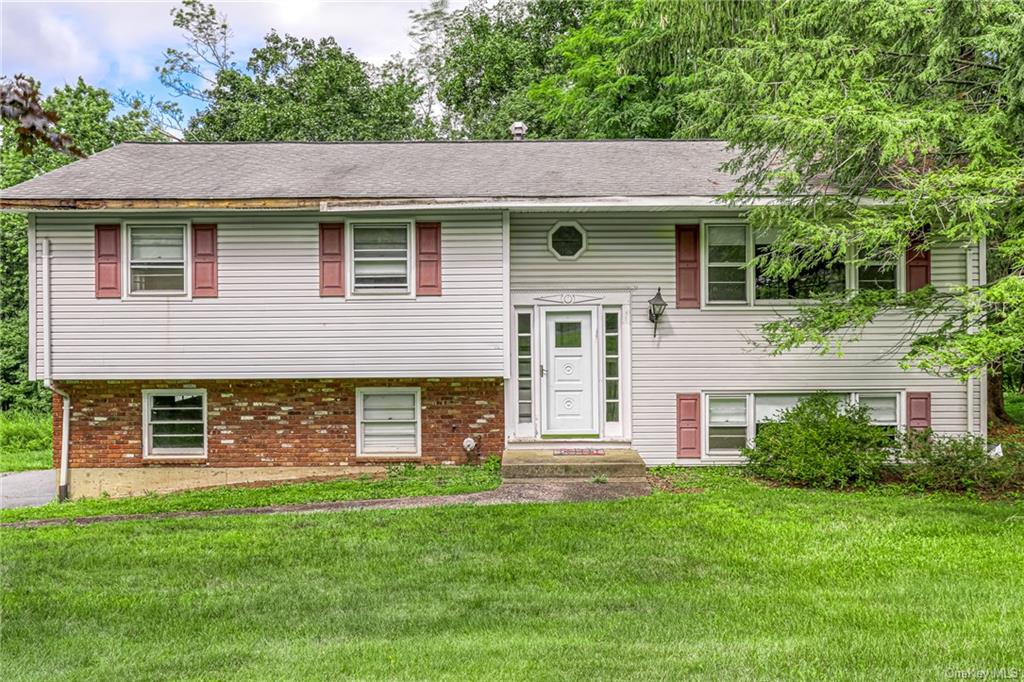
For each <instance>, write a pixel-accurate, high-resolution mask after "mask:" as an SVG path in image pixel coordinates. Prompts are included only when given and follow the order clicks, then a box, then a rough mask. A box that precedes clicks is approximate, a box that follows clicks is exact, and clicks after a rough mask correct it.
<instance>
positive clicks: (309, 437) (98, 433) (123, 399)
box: [53, 379, 504, 467]
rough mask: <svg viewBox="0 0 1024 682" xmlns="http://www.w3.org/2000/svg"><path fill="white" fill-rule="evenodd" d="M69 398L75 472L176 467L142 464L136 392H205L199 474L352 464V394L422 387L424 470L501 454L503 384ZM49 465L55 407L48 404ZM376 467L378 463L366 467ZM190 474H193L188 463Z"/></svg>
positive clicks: (112, 387) (269, 383) (123, 384)
mask: <svg viewBox="0 0 1024 682" xmlns="http://www.w3.org/2000/svg"><path fill="white" fill-rule="evenodd" d="M59 384H60V387H61V388H63V389H64V390H66V391H67V392H68V393H69V394H70V395H71V404H72V408H73V409H72V415H71V466H72V467H138V466H181V464H180V463H179V464H173V463H168V462H153V461H152V460H149V461H144V460H143V459H142V389H145V388H183V387H188V388H205V389H206V392H207V393H206V396H207V438H208V446H207V459H206V461H205V464H202V465H204V466H209V467H241V466H336V465H344V464H357V463H360V462H363V461H364V458H357V457H356V456H355V448H356V443H355V441H356V433H355V432H356V424H355V415H356V388H357V387H381V386H419V387H420V389H421V396H420V400H421V407H422V412H421V422H422V439H423V443H422V457H421V458H418V459H414V460H413V461H418V462H422V463H424V464H439V463H442V462H444V463H457V464H461V463H465V462H466V461H467V456H466V453H465V451H464V450H463V448H462V441H463V440H464V439H465V438H466V437H467V436H472V437H473V438H474V439H476V441H477V443H479V452H480V453H481V454H482V455H485V456H486V455H491V454H501V451H502V449H503V447H504V416H503V415H504V392H503V387H502V381H501V379H379V380H373V379H371V380H343V379H294V380H292V379H282V380H277V379H273V380H253V381H195V382H184V381H61V382H59ZM53 414H54V420H53V434H54V465H55V466H56V465H57V464H58V463H59V461H60V429H61V399H60V397H59V396H57V395H54V398H53ZM365 460H366V461H372V462H374V463H379V458H374V459H372V460H370V458H365ZM189 465H191V466H195V463H194V462H192V463H190V464H189Z"/></svg>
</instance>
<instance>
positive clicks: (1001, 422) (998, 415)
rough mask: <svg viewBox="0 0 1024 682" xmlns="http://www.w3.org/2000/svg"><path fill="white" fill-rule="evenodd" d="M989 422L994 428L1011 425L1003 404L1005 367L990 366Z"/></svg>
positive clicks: (1000, 365) (998, 365) (999, 364)
mask: <svg viewBox="0 0 1024 682" xmlns="http://www.w3.org/2000/svg"><path fill="white" fill-rule="evenodd" d="M988 421H989V424H991V425H992V426H1006V425H1008V424H1010V423H1011V421H1012V420H1011V419H1010V415H1009V414H1007V412H1006V404H1005V403H1004V402H1003V365H1002V363H998V364H995V363H994V364H991V365H989V366H988Z"/></svg>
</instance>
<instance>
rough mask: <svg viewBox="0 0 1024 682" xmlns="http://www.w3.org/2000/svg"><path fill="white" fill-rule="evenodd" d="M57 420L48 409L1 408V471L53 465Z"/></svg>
mask: <svg viewBox="0 0 1024 682" xmlns="http://www.w3.org/2000/svg"><path fill="white" fill-rule="evenodd" d="M52 438H53V420H52V418H51V417H50V415H49V414H48V413H34V412H16V411H8V412H0V471H27V470H29V469H49V468H50V467H52V466H53V451H52V450H51V448H52V443H53V441H52Z"/></svg>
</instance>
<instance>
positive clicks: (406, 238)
mask: <svg viewBox="0 0 1024 682" xmlns="http://www.w3.org/2000/svg"><path fill="white" fill-rule="evenodd" d="M349 234H350V236H351V238H350V239H349V240H348V241H349V243H350V247H349V254H350V257H349V262H350V264H351V267H350V268H349V272H350V273H351V275H350V284H351V288H350V290H351V291H352V292H353V293H355V294H394V293H401V294H404V293H409V292H410V291H411V287H410V282H412V277H413V273H412V268H413V258H412V244H413V228H412V223H411V222H404V221H387V222H376V221H364V222H353V223H351V229H350V230H349Z"/></svg>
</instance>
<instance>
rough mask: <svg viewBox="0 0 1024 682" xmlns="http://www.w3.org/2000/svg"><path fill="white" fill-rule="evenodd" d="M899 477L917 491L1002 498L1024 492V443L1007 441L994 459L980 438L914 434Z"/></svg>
mask: <svg viewBox="0 0 1024 682" xmlns="http://www.w3.org/2000/svg"><path fill="white" fill-rule="evenodd" d="M901 445H902V447H901V448H900V455H899V474H900V477H901V478H902V480H903V482H904V483H905V484H907V485H908V486H911V487H913V488H915V489H917V490H927V491H933V490H946V491H950V492H969V493H977V494H982V495H1000V494H1004V493H1007V492H1011V491H1021V490H1024V441H1021V440H1020V439H1007V440H1006V441H1005V442H1004V443H1003V444H1002V446H1003V447H1002V455H1000V456H991V455H989V453H988V446H987V445H986V443H985V440H984V439H982V438H978V437H977V436H936V435H935V434H933V433H931V432H930V431H911V432H909V433H907V434H906V435H905V436H904V437H903V441H902V444H901Z"/></svg>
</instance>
